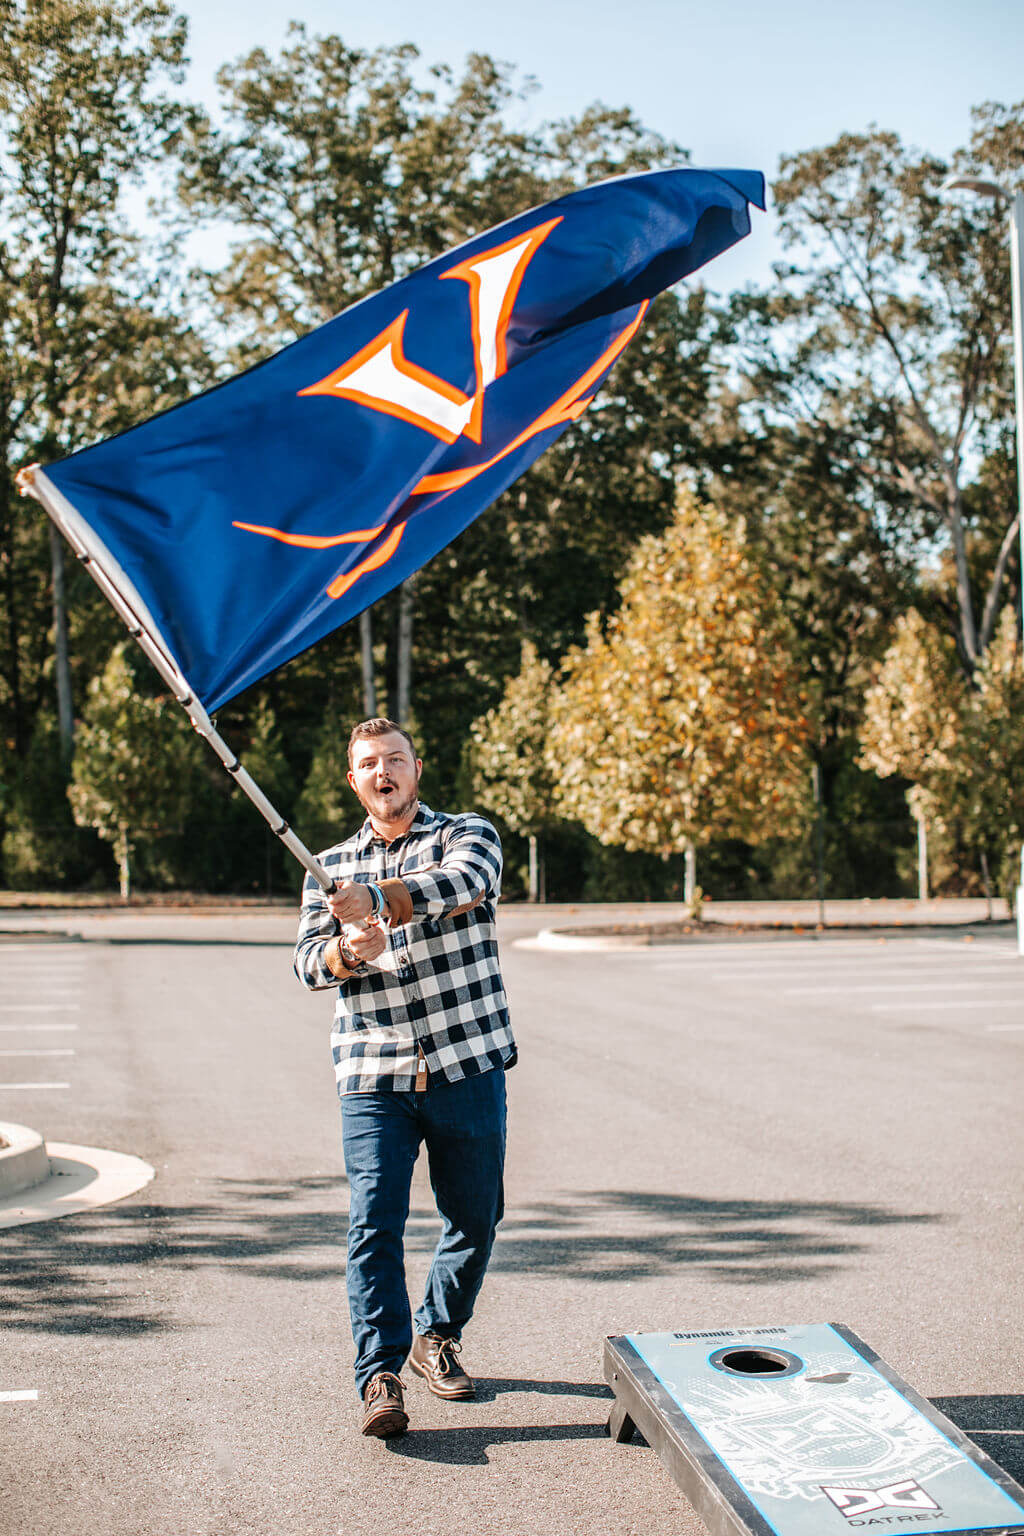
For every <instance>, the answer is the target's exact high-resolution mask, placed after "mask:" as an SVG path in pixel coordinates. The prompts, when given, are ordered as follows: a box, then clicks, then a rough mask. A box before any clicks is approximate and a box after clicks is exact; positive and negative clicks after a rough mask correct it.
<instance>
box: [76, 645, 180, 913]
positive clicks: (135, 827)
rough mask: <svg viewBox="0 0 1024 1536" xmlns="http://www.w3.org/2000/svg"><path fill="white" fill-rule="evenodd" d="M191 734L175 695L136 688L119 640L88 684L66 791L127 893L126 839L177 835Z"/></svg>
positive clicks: (128, 845) (78, 818) (128, 852)
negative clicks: (107, 850) (110, 853)
mask: <svg viewBox="0 0 1024 1536" xmlns="http://www.w3.org/2000/svg"><path fill="white" fill-rule="evenodd" d="M200 761H201V760H200V752H199V742H198V738H197V737H196V736H195V735H193V734H192V732H191V730H190V728H189V725H188V722H187V720H186V718H185V715H184V713H183V711H182V710H181V707H180V705H179V704H178V702H177V700H176V699H173V698H168V697H161V698H149V697H147V696H145V695H143V694H140V693H139V691H138V687H137V683H136V680H135V676H134V674H133V671H132V668H131V666H130V665H129V663H128V659H127V656H126V645H125V644H124V643H122V644H120V645H117V646H115V648H114V650H113V651H112V652H111V656H110V660H109V661H108V663H107V665H106V667H105V668H104V670H103V672H102V674H100V675H99V676H97V677H94V678H93V680H92V682H91V683H90V684H89V696H88V699H87V701H86V705H85V709H84V711H83V715H82V724H81V728H80V730H79V732H78V740H77V744H76V747H75V757H74V762H73V765H72V782H71V785H70V787H69V789H68V798H69V800H70V801H71V807H72V811H73V812H74V817H75V820H76V821H77V822H78V824H79V826H88V827H95V829H96V831H97V832H98V833H99V835H100V837H101V838H102V839H103V840H104V842H107V843H110V844H111V845H112V847H113V850H114V856H115V858H116V859H117V864H118V874H119V884H120V890H121V898H122V900H124V901H127V900H128V897H129V895H130V892H131V854H132V838H133V837H138V836H140V835H141V836H144V837H157V836H167V835H170V834H172V833H175V832H177V833H179V834H180V832H181V830H182V827H183V825H184V821H185V816H186V814H187V811H188V807H189V803H190V799H191V792H192V785H193V783H194V780H195V776H196V774H197V773H198V771H199V768H200Z"/></svg>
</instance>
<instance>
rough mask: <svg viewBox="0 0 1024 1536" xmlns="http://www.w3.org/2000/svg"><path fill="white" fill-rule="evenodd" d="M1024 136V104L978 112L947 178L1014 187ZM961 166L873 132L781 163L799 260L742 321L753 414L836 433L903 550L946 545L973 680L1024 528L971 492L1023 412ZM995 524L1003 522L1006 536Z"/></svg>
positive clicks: (990, 218)
mask: <svg viewBox="0 0 1024 1536" xmlns="http://www.w3.org/2000/svg"><path fill="white" fill-rule="evenodd" d="M1022 139H1024V105H1021V106H1018V107H1011V108H1006V107H1000V106H994V105H989V106H986V107H983V108H979V109H977V110H976V112H975V113H974V131H973V134H972V139H971V143H970V145H969V146H968V147H967V148H966V149H964V150H962V151H959V152H958V153H957V154H956V155H955V156H954V157H953V161H952V168H954V169H956V170H957V171H959V172H967V171H970V172H971V173H973V174H976V175H978V174H980V175H989V176H992V175H993V174H994V175H996V176H998V177H999V179H1001V180H1007V181H1009V182H1010V183H1011V184H1012V183H1014V182H1019V180H1020V178H1021V173H1022V163H1024V157H1022V154H1021V143H1022ZM950 168H951V167H950V166H947V165H946V164H944V163H943V162H941V161H939V160H937V159H936V158H934V157H932V156H928V155H922V154H919V153H916V152H913V151H911V150H908V149H906V148H905V147H904V146H903V144H902V143H901V142H900V140H899V138H898V137H897V136H896V135H894V134H891V133H885V132H881V131H878V130H872V131H871V132H868V133H864V134H844V135H842V136H841V137H840V138H839V139H837V140H836V142H835V143H834V144H831V145H829V146H827V147H826V148H824V149H818V150H811V151H807V152H804V153H802V154H798V155H794V156H790V157H787V158H786V159H784V160H783V163H782V174H781V176H780V177H779V179H778V180H777V182H776V184H775V186H774V195H775V201H776V206H777V207H778V209H779V212H780V218H781V228H782V232H783V236H784V238H786V239H787V240H788V242H789V244H790V246H791V248H794V249H795V251H796V256H797V260H796V261H795V262H794V263H793V264H791V265H790V266H788V267H786V268H784V269H781V272H780V276H781V278H782V281H781V283H780V286H779V287H778V288H777V289H776V290H775V291H774V292H772V293H770V294H764V295H759V296H756V297H754V298H751V297H747V298H745V299H743V300H741V301H739V303H738V304H737V306H736V307H735V312H734V315H733V318H734V319H735V320H738V321H740V322H741V328H742V330H743V335H744V344H745V349H746V351H747V354H748V356H747V363H746V372H747V378H748V392H749V397H748V400H747V403H746V406H745V410H746V413H747V415H748V418H750V419H756V420H759V421H761V422H762V423H765V422H772V421H774V422H778V421H782V420H789V421H790V422H819V423H825V424H827V425H828V427H829V428H830V429H831V431H832V432H833V433H835V434H838V435H839V436H840V437H841V438H843V439H845V440H846V443H847V444H848V449H847V458H848V462H849V463H850V464H851V466H853V467H855V468H856V469H857V471H858V475H859V477H860V479H861V480H862V482H863V488H862V491H861V494H862V495H863V496H864V497H865V498H866V499H870V500H872V501H873V502H874V506H875V509H876V514H877V516H878V518H879V525H880V526H881V527H882V528H884V530H885V531H886V535H887V538H888V541H889V542H890V544H891V545H892V546H893V547H894V548H895V549H900V548H902V549H903V551H905V552H912V553H913V554H914V555H916V557H917V558H919V559H920V558H923V557H925V556H926V555H928V554H929V553H932V552H933V551H934V548H935V545H936V542H938V541H945V542H946V543H947V545H948V550H949V556H950V562H951V568H952V577H953V581H952V590H951V593H950V595H949V596H948V597H947V596H946V594H945V593H944V592H942V591H941V590H937V591H936V592H935V593H934V594H933V601H934V603H935V605H936V608H937V610H938V611H940V612H941V613H942V615H943V618H944V621H945V623H946V624H947V626H948V628H949V629H950V632H951V633H953V634H954V635H955V637H956V640H957V644H958V646H959V650H960V655H961V660H962V664H963V666H964V669H965V671H966V672H967V673H968V674H970V673H971V672H973V670H974V669H975V667H976V666H977V665H978V663H979V661H980V659H981V656H982V655H983V653H984V650H985V647H986V646H987V645H988V643H989V641H990V639H991V637H992V635H993V633H994V630H995V623H996V619H997V617H998V611H999V606H1000V602H1001V600H1002V593H1003V583H1004V577H1005V574H1006V569H1007V564H1008V561H1009V559H1010V555H1011V553H1012V551H1013V548H1014V547H1015V540H1016V536H1017V532H1018V529H1017V525H1016V522H1015V511H1014V508H1013V505H1012V503H1009V502H1007V503H1000V504H997V505H995V506H994V507H990V508H989V509H983V508H981V507H979V506H978V505H977V504H975V505H972V504H971V501H970V498H969V497H967V495H966V490H967V486H968V484H969V483H970V468H971V466H972V465H973V464H974V463H975V462H976V461H977V459H978V458H979V457H983V456H984V455H986V454H987V453H990V452H992V451H993V450H994V449H995V447H996V446H997V444H998V442H999V440H1000V438H1001V436H1002V435H1003V434H1004V432H1005V425H1006V423H1007V421H1008V419H1009V418H1010V417H1011V415H1012V392H1011V371H1010V356H1009V350H1010V349H1009V340H1010V299H1009V272H1008V262H1007V260H1006V251H1005V243H1004V232H1003V227H1002V218H1001V215H1000V213H999V211H998V210H996V209H994V208H992V207H991V206H990V205H989V204H988V203H987V202H986V200H983V199H966V200H961V201H960V202H959V203H958V202H956V201H955V200H949V199H944V198H942V197H940V196H939V187H940V185H941V183H942V181H943V179H944V177H945V176H946V174H947V172H948V171H949V169H950ZM982 512H984V513H985V515H987V516H988V517H995V518H996V520H997V522H998V534H997V537H996V538H995V540H994V541H993V539H992V537H991V533H990V531H989V530H988V529H987V528H983V527H981V526H979V523H980V522H983V521H984V517H980V518H979V513H982ZM979 535H980V536H981V538H982V540H983V542H984V544H985V545H986V547H987V548H988V549H989V551H990V558H989V560H988V561H987V562H986V564H985V568H984V569H980V568H979V564H978V562H977V561H976V560H973V559H972V541H975V540H976V539H977V537H978V536H979Z"/></svg>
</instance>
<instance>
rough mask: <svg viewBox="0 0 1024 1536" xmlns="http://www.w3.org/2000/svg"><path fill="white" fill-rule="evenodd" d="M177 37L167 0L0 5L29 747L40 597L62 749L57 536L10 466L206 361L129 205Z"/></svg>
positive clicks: (155, 131)
mask: <svg viewBox="0 0 1024 1536" xmlns="http://www.w3.org/2000/svg"><path fill="white" fill-rule="evenodd" d="M184 45H185V21H184V18H182V17H179V16H175V14H174V12H173V10H172V9H171V7H170V5H169V4H167V3H166V0H0V216H2V229H0V343H2V345H0V452H2V455H3V458H2V463H0V577H2V579H0V603H2V604H3V608H4V610H5V612H4V616H3V617H4V622H3V624H2V625H0V646H2V647H3V653H4V657H3V659H4V663H5V665H4V672H5V675H6V677H7V679H8V686H7V690H6V696H5V697H3V699H2V700H0V703H2V705H3V709H4V715H5V716H6V719H5V722H4V723H5V725H6V726H7V727H8V732H9V734H10V736H11V737H12V739H13V740H14V742H15V744H16V750H17V752H18V753H19V754H20V755H21V754H23V753H24V751H25V750H26V744H27V739H28V721H29V720H30V719H31V718H32V715H33V714H34V712H35V710H36V709H37V708H38V703H39V699H38V693H39V688H40V683H41V676H42V667H43V658H42V657H41V655H40V649H41V641H40V639H39V638H37V637H39V636H42V637H43V642H42V643H45V636H46V633H47V629H48V628H49V624H48V622H47V621H46V618H45V614H46V608H47V606H48V605H52V616H53V617H52V622H53V629H54V647H55V653H56V671H55V675H56V685H57V704H58V717H59V724H60V736H61V740H62V743H63V750H64V753H65V756H66V757H67V758H70V751H71V738H72V723H73V718H72V716H73V711H72V676H71V673H72V668H71V657H70V638H69V618H68V601H67V594H66V587H67V585H68V583H67V579H66V577H65V572H64V554H63V545H62V542H61V540H60V538H59V537H58V535H57V534H56V532H55V531H54V530H51V529H50V528H49V526H48V524H47V523H46V521H45V519H43V518H42V515H41V514H40V513H39V512H38V511H37V510H35V509H34V504H33V507H32V508H31V509H30V508H29V507H28V506H27V505H25V504H18V503H15V502H14V501H13V500H12V487H11V471H12V469H13V468H15V467H16V466H17V465H18V464H19V463H24V462H26V461H28V460H29V459H32V458H39V459H43V460H47V461H49V460H52V459H55V458H60V457H63V456H64V455H65V454H67V453H69V452H71V451H73V450H74V449H76V448H79V447H82V446H83V445H84V444H85V443H86V442H88V441H91V440H93V439H95V438H96V437H97V436H101V435H103V434H104V433H109V432H111V431H116V430H119V429H120V428H122V427H124V426H127V425H129V424H130V423H131V422H132V421H133V420H135V419H137V418H138V416H139V415H141V414H144V413H146V412H147V411H152V410H155V409H159V408H160V407H161V406H164V405H168V404H170V403H172V402H173V401H174V400H176V399H180V398H181V397H182V395H183V394H185V393H187V392H188V389H189V386H190V384H191V383H192V382H193V381H194V380H195V379H196V378H197V377H198V376H201V374H202V372H203V369H202V359H201V348H200V347H199V345H198V343H197V340H196V338H195V337H193V336H192V334H191V333H190V331H189V329H188V326H187V324H185V323H184V321H183V320H182V318H181V317H180V305H177V306H175V305H174V304H173V302H171V303H169V302H168V300H169V298H170V295H169V293H168V279H167V274H166V271H165V270H164V269H163V267H162V266H161V265H160V264H159V263H153V262H146V261H144V260H143V258H142V250H141V246H140V242H139V241H138V240H137V239H136V238H135V237H133V236H132V235H131V234H130V233H129V230H128V227H127V224H126V221H125V217H124V213H123V203H122V199H123V194H124V192H125V189H126V188H129V187H131V186H133V185H136V184H138V183H139V182H140V181H141V179H142V178H143V176H144V175H145V173H146V171H147V169H148V168H149V167H150V166H152V165H154V164H155V163H156V162H157V161H159V160H160V159H162V158H164V157H165V156H166V154H167V152H168V149H169V146H170V144H171V143H172V141H173V135H174V131H175V127H176V125H177V123H178V120H179V113H180V109H179V107H178V106H177V104H176V103H175V102H174V101H173V100H172V99H171V98H170V97H169V96H168V95H167V94H166V93H165V92H164V90H163V89H162V86H163V85H164V83H165V82H167V81H172V82H173V81H177V80H180V78H181V71H182V66H183V62H184ZM16 506H17V508H18V510H17V511H16V510H15V509H16ZM47 565H49V567H50V573H49V577H47V576H46V574H45V570H46V566H47ZM86 587H88V583H86ZM83 590H84V589H83ZM33 693H34V694H35V697H33Z"/></svg>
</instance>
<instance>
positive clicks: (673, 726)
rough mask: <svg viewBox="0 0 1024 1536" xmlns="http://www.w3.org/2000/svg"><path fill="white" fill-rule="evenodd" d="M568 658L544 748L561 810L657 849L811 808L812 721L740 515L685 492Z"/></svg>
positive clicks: (755, 837) (774, 825)
mask: <svg viewBox="0 0 1024 1536" xmlns="http://www.w3.org/2000/svg"><path fill="white" fill-rule="evenodd" d="M620 594H621V604H620V607H619V609H618V610H617V611H616V612H615V613H613V614H612V615H611V617H610V618H608V619H607V620H604V621H602V619H601V616H600V615H598V614H592V615H591V616H590V618H589V619H588V621H587V628H586V644H585V645H584V646H582V647H576V648H574V649H573V650H572V651H570V653H569V655H568V656H567V657H566V659H565V662H564V667H563V678H562V683H561V688H560V691H559V694H558V697H557V700H556V703H555V706H554V707H553V709H552V726H551V731H550V733H549V738H548V759H549V763H550V764H551V767H552V772H553V775H554V779H555V782H556V784H557V788H558V799H559V803H560V805H561V808H562V810H563V812H564V814H565V815H567V816H572V817H575V818H576V819H577V820H579V821H580V822H582V824H583V825H584V827H586V829H587V830H588V831H589V832H591V833H592V834H593V835H594V836H595V837H597V838H599V839H600V841H601V842H603V843H609V844H618V845H620V846H622V847H624V848H626V849H628V850H630V851H639V850H645V851H648V852H656V853H660V854H662V855H663V856H666V857H667V856H668V855H669V854H678V853H684V854H685V853H691V852H692V850H693V849H695V848H698V847H701V846H704V845H707V844H708V843H710V842H712V841H714V840H715V839H722V838H738V839H742V840H743V841H745V842H748V843H757V842H760V841H762V840H764V839H766V838H769V837H778V836H786V835H789V834H792V833H793V832H795V831H796V830H797V829H798V827H799V826H800V825H801V823H802V822H803V821H804V819H805V817H806V816H807V814H808V798H809V786H810V773H809V760H808V755H807V743H808V738H809V727H808V721H807V719H806V716H805V707H806V706H805V700H804V699H803V697H802V694H801V688H800V683H799V678H798V676H797V672H796V668H795V666H794V664H793V661H792V659H791V649H790V645H789V636H788V633H787V629H786V626H785V622H784V620H783V618H782V615H781V613H780V611H779V609H778V605H777V602H776V601H775V600H774V599H773V597H772V596H771V593H770V590H769V588H768V585H767V583H766V582H765V580H764V579H763V577H762V575H761V572H760V570H759V568H758V566H757V563H756V561H755V560H754V558H753V557H752V556H751V554H750V552H749V551H748V549H747V548H746V546H745V544H744V538H743V525H742V523H741V522H732V521H730V520H729V519H727V518H726V517H725V516H724V514H723V513H721V512H720V511H719V510H717V509H716V508H715V507H713V506H709V505H706V504H704V503H702V502H699V501H698V500H697V499H696V498H695V497H694V496H692V495H690V494H689V493H685V494H683V495H681V496H680V498H679V501H678V504H677V507H676V511H675V514H674V517H673V520H672V522H671V523H670V525H669V526H668V528H666V529H665V531H664V533H662V534H660V535H658V536H649V537H647V538H644V539H642V540H641V541H640V543H639V544H638V545H637V547H636V549H635V551H634V553H633V555H632V558H631V559H630V561H629V565H628V567H627V570H626V574H625V576H624V578H623V580H622V583H621V586H620Z"/></svg>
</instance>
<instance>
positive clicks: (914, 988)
mask: <svg viewBox="0 0 1024 1536" xmlns="http://www.w3.org/2000/svg"><path fill="white" fill-rule="evenodd" d="M988 985H989V986H992V987H996V986H1004V987H1012V986H1015V985H1016V983H1015V982H1014V980H1013V979H1012V978H1010V979H1008V980H1007V981H1004V982H989V983H988ZM976 987H977V982H976V981H944V980H943V979H942V977H939V978H938V979H937V980H936V981H907V982H900V981H888V980H886V979H884V978H883V979H882V980H881V981H875V982H871V983H870V984H866V985H864V986H861V987H847V986H842V987H836V986H831V987H785V988H783V991H784V994H785V996H786V997H812V996H814V995H816V994H817V993H819V992H843V993H848V992H937V991H942V992H971V991H974V990H975V989H976ZM1020 1003H1021V1005H1022V1006H1024V993H1022V994H1021V997H1020Z"/></svg>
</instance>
